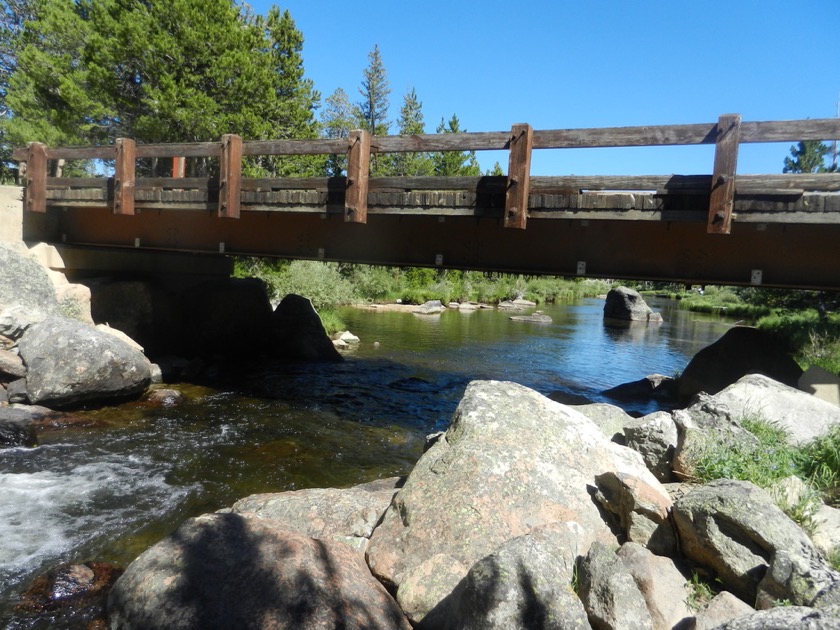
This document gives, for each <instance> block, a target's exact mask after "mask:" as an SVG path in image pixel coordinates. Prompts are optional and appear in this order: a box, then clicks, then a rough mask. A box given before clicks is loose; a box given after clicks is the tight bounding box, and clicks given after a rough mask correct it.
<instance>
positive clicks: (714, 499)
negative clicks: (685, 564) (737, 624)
mask: <svg viewBox="0 0 840 630" xmlns="http://www.w3.org/2000/svg"><path fill="white" fill-rule="evenodd" d="M673 517H674V523H675V524H676V527H677V532H678V535H679V538H680V542H681V548H682V552H683V554H684V555H685V556H686V557H687V558H689V559H690V560H691V561H693V562H695V563H697V564H699V565H701V566H703V567H706V568H708V569H710V570H712V571H713V572H714V573H715V574H716V576H717V577H718V578H719V579H720V580H721V582H722V583H723V585H724V586H725V587H726V588H727V590H730V591H732V592H733V593H734V594H735V595H737V596H738V597H740V598H741V599H743V600H744V601H746V602H747V603H753V602H756V603H759V604H761V605H762V607H766V606H767V605H768V604H770V603H772V600H773V599H779V600H785V599H786V600H789V601H790V602H792V603H793V604H797V605H810V604H811V602H812V601H813V599H814V598H815V597H816V596H817V594H818V593H819V592H820V591H822V590H823V589H825V588H828V587H830V586H832V585H833V584H835V583H836V582H837V581H838V579H840V575H838V574H837V573H836V572H835V571H833V570H832V569H831V568H830V567H829V566H828V564H827V563H826V560H825V557H824V556H823V555H822V553H820V551H819V550H818V549H817V548H816V547H815V546H814V545H813V543H812V542H811V540H810V539H809V538H808V536H807V535H806V534H805V532H803V531H802V529H800V527H799V526H798V525H797V524H796V523H794V522H793V521H792V520H790V518H788V517H787V515H786V514H785V513H784V512H782V510H781V509H779V507H778V506H777V505H776V503H775V502H774V501H773V498H772V497H771V496H770V494H769V493H767V492H765V491H764V490H762V489H761V488H758V487H757V486H754V485H753V484H751V483H749V482H747V481H733V480H730V479H719V480H716V481H712V482H710V483H708V484H706V485H704V486H699V487H697V488H695V489H694V490H692V491H691V492H689V493H687V494H686V495H684V496H683V497H681V498H680V499H678V500H677V501H676V502H675V503H674V508H673ZM777 560H778V562H777V565H778V566H777V567H776V568H775V569H774V570H772V566H771V565H773V564H774V563H775V562H776V561H777ZM762 594H767V595H768V596H769V597H763V596H762ZM768 600H769V601H768Z"/></svg>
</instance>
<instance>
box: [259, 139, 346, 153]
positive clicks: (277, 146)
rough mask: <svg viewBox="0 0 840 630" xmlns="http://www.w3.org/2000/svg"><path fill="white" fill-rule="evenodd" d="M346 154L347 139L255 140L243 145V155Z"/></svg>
mask: <svg viewBox="0 0 840 630" xmlns="http://www.w3.org/2000/svg"><path fill="white" fill-rule="evenodd" d="M346 152H347V138H313V139H311V140H253V141H251V142H246V143H244V144H243V145H242V155H322V154H330V153H346Z"/></svg>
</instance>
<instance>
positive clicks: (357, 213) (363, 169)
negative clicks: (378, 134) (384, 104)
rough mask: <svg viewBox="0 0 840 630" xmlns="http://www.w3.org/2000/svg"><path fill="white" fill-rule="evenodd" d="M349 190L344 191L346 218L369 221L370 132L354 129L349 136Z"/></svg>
mask: <svg viewBox="0 0 840 630" xmlns="http://www.w3.org/2000/svg"><path fill="white" fill-rule="evenodd" d="M348 140H349V141H350V149H349V151H348V152H347V190H346V191H345V193H344V220H345V221H347V222H348V223H367V197H368V180H369V179H370V132H368V131H366V130H364V129H354V130H353V131H351V132H350V135H349V137H348Z"/></svg>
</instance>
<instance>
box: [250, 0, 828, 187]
mask: <svg viewBox="0 0 840 630" xmlns="http://www.w3.org/2000/svg"><path fill="white" fill-rule="evenodd" d="M250 4H251V6H252V7H253V9H254V10H255V11H256V12H258V13H265V12H266V11H267V10H268V8H269V7H270V6H271V4H277V5H278V6H279V7H280V8H281V9H288V10H289V12H290V13H291V15H292V17H293V19H294V20H295V22H296V24H297V27H298V29H300V31H301V32H302V33H303V36H304V40H305V41H304V49H303V56H304V65H305V68H306V73H307V76H308V77H309V78H311V79H312V80H313V81H314V82H315V86H316V88H317V89H318V90H319V91H320V92H321V94H322V96H323V97H326V96H328V95H329V94H331V93H332V92H333V91H334V90H335V89H336V88H338V87H341V88H343V89H344V90H345V91H346V92H347V94H348V95H349V96H350V98H351V100H353V101H354V102H355V101H356V100H358V99H359V97H360V95H359V92H358V88H359V85H360V84H361V80H362V71H363V70H364V68H365V67H366V66H367V65H368V54H369V53H370V51H371V50H372V49H373V47H374V45H378V46H379V49H380V52H381V54H382V59H383V63H384V65H385V68H386V70H387V73H388V79H389V83H390V87H391V90H392V92H391V98H390V100H391V118H392V119H395V118H396V117H397V116H398V115H399V108H400V106H401V104H402V99H403V95H404V94H405V93H406V92H407V91H408V90H409V89H411V88H412V87H413V88H415V89H416V90H417V94H418V96H419V98H420V100H421V101H422V103H423V112H424V115H425V120H426V130H427V132H429V133H433V132H434V129H435V127H436V126H437V124H438V123H439V122H440V120H441V118H446V119H447V120H448V119H449V117H450V116H451V115H452V114H453V113H456V114H457V115H458V117H459V118H460V120H461V126H462V128H466V129H467V130H468V131H502V130H508V129H510V127H511V125H512V124H514V123H519V122H527V123H530V124H531V125H532V126H533V127H534V129H565V128H574V127H613V126H627V125H659V124H677V123H699V122H713V121H716V120H717V119H718V116H719V115H721V114H727V113H739V114H741V116H742V119H743V120H745V121H763V120H790V119H798V118H832V117H834V116H835V115H836V114H837V101H838V98H840V63H838V61H837V50H836V41H837V36H838V34H840V0H788V1H785V2H781V1H779V0H763V1H760V0H755V1H749V0H730V1H728V2H711V1H704V0H694V1H693V2H692V1H678V0H658V1H650V0H639V1H637V2H627V1H626V0H624V1H618V0H601V1H600V2H598V1H595V0H588V1H587V0H578V1H577V2H564V1H562V0H553V1H551V0H540V1H529V0H520V1H519V2H510V1H508V2H501V1H499V0H481V1H479V0H448V1H446V2H442V1H440V0H424V1H420V2H399V1H395V0H365V1H364V2H361V3H347V2H338V1H334V0H287V1H286V2H277V3H272V2H270V1H269V0H251V1H250ZM392 133H396V130H395V129H394V130H393V131H392ZM789 147H790V143H786V144H782V145H777V144H772V145H758V144H751V145H742V147H741V152H740V156H739V165H738V167H739V168H738V172H739V173H742V174H743V173H779V172H781V169H782V165H783V160H784V158H785V156H787V155H788V152H789ZM478 157H479V161H480V162H481V165H482V168H483V169H487V168H490V167H491V166H492V165H493V162H494V161H496V160H499V161H500V163H501V164H502V167H503V168H504V169H506V168H507V156H506V154H504V153H479V154H478ZM712 160H713V148H711V147H675V148H634V149H589V150H585V149H579V150H543V151H535V152H534V157H533V164H532V173H533V174H534V175H563V174H572V173H574V174H579V175H591V174H602V175H625V174H626V175H633V174H670V173H681V174H697V173H710V172H711V170H712Z"/></svg>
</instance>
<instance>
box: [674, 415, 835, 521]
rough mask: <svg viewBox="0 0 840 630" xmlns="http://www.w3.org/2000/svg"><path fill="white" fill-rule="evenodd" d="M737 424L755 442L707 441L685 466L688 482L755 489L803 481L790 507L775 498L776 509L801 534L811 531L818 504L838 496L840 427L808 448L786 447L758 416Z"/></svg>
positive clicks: (779, 433)
mask: <svg viewBox="0 0 840 630" xmlns="http://www.w3.org/2000/svg"><path fill="white" fill-rule="evenodd" d="M741 426H742V427H743V428H744V429H746V430H747V431H749V432H750V433H752V434H753V435H754V436H755V437H756V439H757V443H747V442H745V441H738V442H722V441H711V440H710V441H709V442H707V443H706V444H705V445H704V446H703V447H702V448H700V449H698V450H697V452H696V453H695V454H694V456H693V458H692V461H690V462H689V469H690V470H689V472H690V474H691V476H692V478H693V479H695V480H696V481H698V482H700V483H706V482H708V481H712V480H714V479H736V480H740V481H749V482H751V483H754V484H755V485H757V486H759V487H761V488H765V489H767V488H770V487H771V486H772V485H773V484H775V483H776V482H778V481H781V480H782V479H785V478H787V477H790V476H792V475H793V476H797V477H799V478H800V479H803V480H806V486H807V489H806V491H805V492H803V493H802V496H801V497H800V498H799V499H798V500H797V501H796V502H794V503H793V504H789V503H787V502H786V501H784V500H783V499H781V498H780V499H778V500H777V502H778V504H779V507H780V508H781V509H782V510H783V511H784V512H785V513H786V514H787V515H788V516H789V517H790V518H791V519H792V520H793V521H795V522H796V523H798V524H799V525H800V526H801V527H803V528H804V529H806V530H809V531H810V530H812V529H813V526H814V522H813V517H814V515H815V513H816V510H817V509H818V508H819V504H820V501H821V500H826V501H827V502H829V503H831V502H834V501H836V499H837V498H838V496H840V495H838V475H837V471H838V464H840V428H837V429H834V430H832V431H831V432H830V433H829V434H827V435H826V436H823V437H822V438H818V439H817V440H815V441H814V442H812V443H811V444H809V445H806V446H803V447H798V446H792V445H789V444H787V442H786V438H787V436H786V434H785V432H784V431H783V430H782V429H780V428H779V427H776V426H774V425H772V424H770V423H769V422H767V421H765V420H763V419H761V418H757V417H754V418H745V419H743V420H742V421H741Z"/></svg>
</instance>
